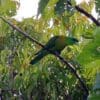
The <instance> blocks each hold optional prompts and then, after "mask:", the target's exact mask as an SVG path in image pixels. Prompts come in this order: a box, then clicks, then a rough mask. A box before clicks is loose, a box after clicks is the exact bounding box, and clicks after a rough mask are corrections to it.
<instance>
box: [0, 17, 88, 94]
mask: <svg viewBox="0 0 100 100" xmlns="http://www.w3.org/2000/svg"><path fill="white" fill-rule="evenodd" d="M0 18H1V19H2V20H3V21H4V22H6V23H8V24H9V25H10V26H11V27H12V28H14V29H15V30H17V31H18V32H19V33H21V34H22V35H24V36H25V37H26V38H27V39H29V40H30V41H32V42H35V43H36V44H38V45H39V46H41V47H42V48H44V49H45V50H47V51H48V52H50V53H51V54H53V55H55V56H56V57H58V58H59V59H60V61H61V62H62V63H64V64H66V66H67V67H68V69H69V70H70V72H71V73H72V74H74V75H75V76H76V78H77V79H78V80H79V82H80V84H81V86H82V87H83V89H84V91H85V95H86V96H88V94H89V93H88V89H87V87H86V85H85V83H84V81H83V80H82V79H81V77H80V76H79V75H78V73H77V72H76V70H75V69H74V66H73V65H72V64H70V63H69V62H68V61H67V60H65V59H64V58H63V57H61V56H60V55H59V54H58V53H57V52H53V51H51V50H50V49H48V48H46V47H45V46H44V45H43V44H41V43H40V42H38V41H37V40H36V39H34V38H32V37H31V36H30V35H28V33H26V32H23V31H22V30H21V29H20V28H18V27H17V26H15V25H13V24H12V23H11V22H9V21H7V20H6V19H5V18H3V17H0Z"/></svg>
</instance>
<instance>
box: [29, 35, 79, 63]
mask: <svg viewBox="0 0 100 100" xmlns="http://www.w3.org/2000/svg"><path fill="white" fill-rule="evenodd" d="M76 43H78V40H77V39H76V38H73V37H67V36H64V35H57V36H54V37H52V38H51V39H50V40H49V41H48V42H47V43H46V45H45V47H46V48H48V49H49V50H51V51H52V52H56V53H58V54H59V55H60V54H61V51H62V50H63V49H64V48H65V47H66V46H69V45H73V44H76ZM48 54H51V53H50V52H49V51H47V50H46V49H45V48H42V49H41V50H39V51H38V52H37V53H36V54H35V55H36V57H35V58H34V59H33V60H31V61H30V64H32V65H33V64H36V63H37V62H38V61H40V60H41V59H42V58H43V57H45V56H47V55H48Z"/></svg>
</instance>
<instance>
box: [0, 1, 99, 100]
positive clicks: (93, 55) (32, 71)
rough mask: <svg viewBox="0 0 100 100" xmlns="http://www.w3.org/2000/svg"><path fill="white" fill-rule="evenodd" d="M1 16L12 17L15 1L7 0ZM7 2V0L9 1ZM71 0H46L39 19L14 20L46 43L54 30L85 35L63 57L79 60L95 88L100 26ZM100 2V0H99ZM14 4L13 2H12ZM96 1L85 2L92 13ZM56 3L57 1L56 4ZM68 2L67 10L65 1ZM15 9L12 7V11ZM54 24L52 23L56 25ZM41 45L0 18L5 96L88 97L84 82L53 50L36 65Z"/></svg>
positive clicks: (0, 83) (0, 77) (0, 91)
mask: <svg viewBox="0 0 100 100" xmlns="http://www.w3.org/2000/svg"><path fill="white" fill-rule="evenodd" d="M1 1H2V2H3V3H1V6H0V15H2V16H7V17H11V16H12V15H14V14H15V13H16V12H15V7H16V5H15V2H12V1H10V0H1ZM4 1H5V2H4ZM65 1H66V0H63V1H61V0H45V2H43V0H40V3H39V8H38V15H39V14H41V17H40V18H38V19H33V18H30V19H24V20H23V21H22V22H17V21H15V20H14V19H12V20H11V22H12V23H13V24H14V25H17V26H19V27H20V28H21V29H22V30H24V31H26V32H27V33H28V34H29V35H31V36H32V37H33V38H35V39H37V40H38V41H39V42H41V43H43V44H45V43H46V42H47V41H48V40H49V39H50V38H51V37H52V36H54V35H67V36H72V37H76V38H78V39H79V41H80V43H79V45H74V46H69V47H67V48H65V49H64V50H63V51H62V54H61V55H62V56H63V57H64V58H65V59H66V60H68V61H69V62H70V63H71V64H73V65H74V66H75V68H76V70H77V71H78V72H79V73H80V75H81V76H82V80H84V82H85V84H86V85H87V86H88V88H89V91H90V92H91V91H92V86H93V83H94V79H95V75H96V72H97V71H100V66H99V65H100V44H99V43H100V34H99V33H100V28H98V27H97V26H95V25H94V23H90V21H89V20H88V18H87V17H86V16H83V15H82V14H81V13H79V12H78V11H76V10H75V8H74V7H71V6H69V5H68V4H66V3H64V2H65ZM74 2H75V1H74V0H73V4H74ZM98 2H99V0H98ZM8 3H9V4H8ZM90 4H91V5H90V6H88V5H87V4H86V3H83V4H81V5H82V7H84V9H86V10H87V11H88V12H90V11H91V9H92V7H93V4H94V2H93V1H91V3H90ZM55 5H56V6H55ZM66 5H67V7H66V9H65V6H66ZM10 11H11V12H10ZM51 23H52V24H51ZM39 49H41V47H40V46H38V45H37V44H35V43H32V42H31V41H30V40H28V39H27V38H25V37H24V36H22V35H21V34H20V33H19V32H17V31H16V30H13V29H12V28H11V27H9V26H8V25H7V24H6V23H4V22H3V21H2V20H0V95H1V96H2V98H3V99H4V100H6V99H8V98H9V99H10V100H15V99H17V100H20V99H21V100H70V99H72V100H84V92H83V89H82V86H81V85H80V83H79V81H78V80H77V79H76V77H75V76H74V75H72V74H71V73H70V72H69V71H68V70H67V68H66V65H64V64H62V63H61V62H60V61H59V59H57V58H56V57H54V56H53V55H48V56H46V57H45V58H43V59H42V60H41V61H40V62H39V63H37V64H35V65H30V64H29V63H30V61H31V59H32V58H34V54H35V53H36V52H37V51H38V50H39Z"/></svg>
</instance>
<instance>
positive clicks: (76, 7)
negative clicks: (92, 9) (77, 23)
mask: <svg viewBox="0 0 100 100" xmlns="http://www.w3.org/2000/svg"><path fill="white" fill-rule="evenodd" d="M67 3H68V4H69V5H70V6H72V4H71V3H70V2H69V1H67ZM74 7H75V9H76V10H77V11H79V12H80V13H82V14H84V15H85V16H86V17H88V18H89V19H91V20H92V21H93V22H94V23H95V24H96V25H97V26H100V22H99V21H97V20H96V19H95V18H94V17H93V16H92V15H91V14H89V13H88V12H87V11H85V10H84V9H83V8H80V7H79V6H77V5H76V6H74Z"/></svg>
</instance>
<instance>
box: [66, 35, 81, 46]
mask: <svg viewBox="0 0 100 100" xmlns="http://www.w3.org/2000/svg"><path fill="white" fill-rule="evenodd" d="M66 42H67V45H73V44H77V43H78V42H79V41H78V40H77V39H76V38H73V37H67V39H66Z"/></svg>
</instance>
